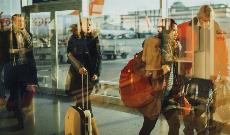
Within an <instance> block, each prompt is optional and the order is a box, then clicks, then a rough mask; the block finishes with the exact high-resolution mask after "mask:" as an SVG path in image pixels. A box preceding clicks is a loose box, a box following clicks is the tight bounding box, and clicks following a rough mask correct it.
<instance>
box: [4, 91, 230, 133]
mask: <svg viewBox="0 0 230 135" xmlns="http://www.w3.org/2000/svg"><path fill="white" fill-rule="evenodd" d="M93 97H94V99H92V100H93V112H94V115H95V117H96V118H97V124H98V127H99V129H100V134H101V135H138V132H139V130H140V128H141V126H142V122H143V118H142V116H141V115H140V114H139V113H138V112H137V111H135V110H132V109H128V108H125V107H124V106H120V105H115V104H109V103H108V102H107V103H103V102H100V101H99V100H97V99H96V98H98V97H97V96H93ZM94 101H95V102H94ZM71 105H74V100H71V101H70V100H69V99H68V100H67V99H66V97H60V96H49V95H44V94H37V95H36V97H35V98H34V103H33V105H32V106H30V107H29V108H27V109H25V110H24V113H25V128H24V129H23V130H16V129H15V128H14V127H15V124H16V119H15V118H14V116H13V114H12V113H9V112H7V110H6V109H5V108H2V109H1V110H0V135H64V117H65V111H66V109H67V108H68V107H69V106H71ZM183 128H184V125H183V122H182V121H181V127H180V135H183ZM228 129H229V128H228V126H226V127H222V132H221V133H219V134H218V135H228V134H229V133H230V132H229V131H227V130H228ZM167 132H168V125H167V122H166V120H165V118H164V117H163V116H160V118H159V119H158V121H157V124H156V127H155V128H154V130H153V131H152V134H151V135H167Z"/></svg>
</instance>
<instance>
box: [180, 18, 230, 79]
mask: <svg viewBox="0 0 230 135" xmlns="http://www.w3.org/2000/svg"><path fill="white" fill-rule="evenodd" d="M194 25H196V24H195V23H194ZM214 32H215V33H214V36H215V39H214V75H212V76H213V77H216V76H217V74H218V73H221V75H222V77H227V76H228V74H229V73H228V66H229V65H228V48H227V44H226V41H225V37H224V35H223V33H222V30H221V29H220V26H219V25H218V24H217V23H216V22H214ZM193 33H195V32H192V22H191V21H189V22H185V23H182V24H180V25H178V35H179V40H180V42H181V45H182V51H185V50H186V51H190V53H184V54H182V57H186V58H188V59H190V60H192V57H193V52H194V48H195V43H196V42H195V41H197V37H196V36H195V35H192V34H193ZM192 37H193V38H192ZM192 39H194V41H192ZM189 68H192V65H191V64H190V65H189V64H187V65H185V66H182V68H181V70H182V71H181V72H182V73H187V72H186V70H187V71H188V70H191V69H189Z"/></svg>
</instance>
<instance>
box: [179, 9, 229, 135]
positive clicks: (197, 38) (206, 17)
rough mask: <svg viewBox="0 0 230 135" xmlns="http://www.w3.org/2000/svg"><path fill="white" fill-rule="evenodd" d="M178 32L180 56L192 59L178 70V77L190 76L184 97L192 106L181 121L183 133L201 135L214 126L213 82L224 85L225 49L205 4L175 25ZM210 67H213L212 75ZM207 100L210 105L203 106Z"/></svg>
mask: <svg viewBox="0 0 230 135" xmlns="http://www.w3.org/2000/svg"><path fill="white" fill-rule="evenodd" d="M178 33H179V40H180V41H181V45H182V48H183V49H184V50H183V52H184V53H182V54H181V57H182V58H183V57H184V58H187V59H189V60H190V61H192V60H194V61H193V64H191V63H187V64H181V68H180V70H181V74H184V75H186V76H189V77H192V78H191V81H190V87H189V89H188V91H187V93H188V95H187V98H188V99H189V102H190V103H191V104H192V106H193V107H194V110H193V111H191V113H190V114H189V115H188V116H186V117H185V118H184V125H185V128H184V134H185V135H194V134H195V132H194V130H195V131H196V132H197V134H198V135H203V134H205V132H207V130H209V129H210V131H211V129H212V128H211V127H215V126H214V125H211V124H214V123H213V122H214V121H213V113H214V112H215V108H216V107H215V106H214V102H215V93H214V83H213V82H214V81H215V80H217V79H218V78H219V79H221V81H222V82H223V83H224V84H227V83H228V79H227V78H228V76H229V71H228V67H229V63H228V61H229V60H228V58H229V56H228V48H227V45H226V41H225V37H224V35H223V31H222V30H221V28H220V26H219V24H218V23H217V22H216V21H215V20H214V11H213V9H212V7H211V6H209V5H203V6H201V7H200V9H199V11H198V13H197V16H196V17H194V18H192V20H191V21H188V22H184V23H182V24H180V25H178ZM211 48H213V51H214V52H213V54H212V53H211ZM190 52H191V53H190ZM212 55H213V56H212ZM210 60H211V61H210ZM192 67H194V69H192ZM210 67H213V72H211V71H212V69H211V68H210ZM218 76H219V77H218ZM211 99H213V102H210V103H209V104H207V103H208V101H211ZM205 113H206V114H208V115H206V117H207V121H205V120H203V119H202V117H201V115H202V114H205ZM213 129H214V128H213Z"/></svg>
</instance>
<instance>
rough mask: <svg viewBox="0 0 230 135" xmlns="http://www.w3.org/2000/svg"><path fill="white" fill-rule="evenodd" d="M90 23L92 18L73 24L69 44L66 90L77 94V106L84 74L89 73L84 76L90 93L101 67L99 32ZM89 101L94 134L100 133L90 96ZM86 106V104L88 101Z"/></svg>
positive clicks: (71, 93) (79, 100) (79, 103)
mask: <svg viewBox="0 0 230 135" xmlns="http://www.w3.org/2000/svg"><path fill="white" fill-rule="evenodd" d="M90 24H91V22H90V20H88V19H83V20H80V27H79V26H78V25H77V24H73V25H71V31H72V33H73V34H72V36H71V37H70V39H69V41H68V46H67V53H68V62H69V63H70V64H71V66H70V69H69V72H68V76H67V80H66V90H67V91H66V92H67V94H68V95H70V96H76V97H77V106H81V107H82V95H81V91H82V85H81V83H82V75H86V74H88V78H85V77H84V89H85V88H86V87H87V86H86V85H87V84H86V82H87V79H88V82H89V83H88V84H89V87H88V88H89V93H88V94H89V95H90V94H91V92H92V90H93V88H94V86H95V84H96V83H98V80H99V76H100V67H101V53H100V46H99V40H98V33H96V32H95V31H92V28H91V26H90ZM79 31H80V32H79ZM70 55H71V56H73V58H74V59H75V60H76V61H77V63H78V64H77V65H75V64H74V63H72V62H71V61H72V60H71V58H70V57H69V56H70ZM85 91H86V90H85ZM85 96H86V95H85ZM85 99H86V98H85ZM88 103H89V104H88V108H89V110H90V111H91V114H92V128H93V134H95V135H98V134H99V132H98V129H97V127H96V121H95V118H94V117H93V112H92V106H91V101H90V98H89V100H88ZM84 106H86V102H85V105H84Z"/></svg>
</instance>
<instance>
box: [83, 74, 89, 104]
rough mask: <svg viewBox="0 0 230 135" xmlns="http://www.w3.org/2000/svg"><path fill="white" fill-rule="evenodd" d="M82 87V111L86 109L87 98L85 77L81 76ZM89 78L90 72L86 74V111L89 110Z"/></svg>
mask: <svg viewBox="0 0 230 135" xmlns="http://www.w3.org/2000/svg"><path fill="white" fill-rule="evenodd" d="M81 86H82V92H81V96H82V107H83V108H82V109H85V97H84V75H83V74H82V75H81ZM88 94H89V76H88V72H87V73H86V109H89V102H88V101H89V95H88Z"/></svg>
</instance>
